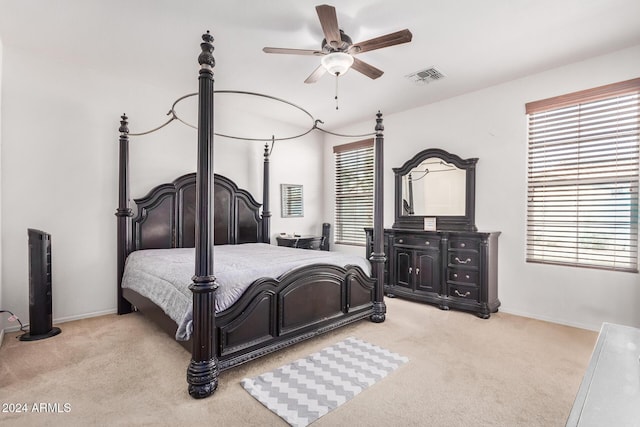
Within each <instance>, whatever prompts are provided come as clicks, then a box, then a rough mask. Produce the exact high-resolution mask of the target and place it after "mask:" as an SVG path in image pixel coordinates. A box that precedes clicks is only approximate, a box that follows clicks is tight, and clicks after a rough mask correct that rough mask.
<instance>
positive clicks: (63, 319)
mask: <svg viewBox="0 0 640 427" xmlns="http://www.w3.org/2000/svg"><path fill="white" fill-rule="evenodd" d="M117 312H118V310H116V309H111V310H104V311H94V312H92V313H85V314H79V315H77V316H67V317H59V318H56V319H53V322H52V323H53V324H54V325H57V324H59V323H65V322H72V321H74V320H82V319H89V318H91V317H98V316H107V315H109V314H116V313H117ZM21 320H22V319H21ZM22 325H23V326H24V329H25V330H28V327H29V323H28V322H27V323H25V322H22ZM19 330H20V325H16V326H10V327H8V328H7V329H6V331H7V332H16V331H19ZM3 333H4V331H3Z"/></svg>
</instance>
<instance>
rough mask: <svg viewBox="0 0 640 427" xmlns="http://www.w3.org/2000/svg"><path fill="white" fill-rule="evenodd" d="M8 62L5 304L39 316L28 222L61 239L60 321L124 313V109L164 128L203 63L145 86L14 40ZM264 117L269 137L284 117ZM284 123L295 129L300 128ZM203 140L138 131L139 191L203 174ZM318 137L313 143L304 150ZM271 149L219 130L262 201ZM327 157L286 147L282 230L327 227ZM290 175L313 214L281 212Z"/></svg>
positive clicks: (135, 193)
mask: <svg viewBox="0 0 640 427" xmlns="http://www.w3.org/2000/svg"><path fill="white" fill-rule="evenodd" d="M194 62H195V60H194ZM3 64H4V73H3V74H2V80H1V82H2V87H3V89H4V90H3V92H2V103H3V105H4V109H3V110H2V115H1V116H0V119H1V120H2V124H3V128H2V150H3V153H2V158H1V162H2V163H1V180H2V182H1V187H0V191H1V195H2V197H1V200H2V210H1V213H0V214H1V215H2V216H1V218H2V242H1V246H2V257H1V260H2V264H1V265H2V266H3V269H2V274H1V280H2V283H3V284H4V286H3V296H2V302H3V304H4V305H5V306H6V307H7V309H10V310H12V311H13V312H14V313H16V314H17V315H18V316H19V317H20V318H22V319H23V320H25V321H26V320H27V319H28V266H27V263H28V252H27V231H26V230H27V228H30V227H31V228H38V229H42V230H44V231H47V232H49V233H51V235H52V262H53V318H54V322H59V321H64V320H71V319H76V318H81V317H87V316H92V315H99V314H103V313H111V312H114V311H115V309H116V272H115V270H116V218H115V216H114V212H115V209H116V207H117V169H118V166H117V153H118V145H117V141H118V136H119V134H118V126H119V120H120V115H121V114H122V113H124V112H126V113H127V114H128V116H129V117H130V131H131V132H132V133H135V132H141V131H146V130H149V129H151V128H153V127H156V126H158V125H159V124H161V123H163V122H164V121H165V120H166V113H167V111H168V110H169V108H170V106H171V105H172V103H173V102H174V101H175V100H176V99H177V98H178V97H180V96H182V95H184V94H185V93H189V92H195V91H197V78H196V77H197V69H194V71H193V76H186V77H185V81H186V82H188V83H187V86H186V90H185V84H184V83H178V82H176V84H173V85H172V84H168V85H166V86H162V87H158V86H151V85H148V84H147V85H145V84H142V83H141V78H142V77H144V76H132V77H131V78H130V79H129V78H125V77H122V76H117V75H106V74H104V73H102V72H101V71H100V70H99V69H93V68H90V67H87V66H81V65H79V64H71V63H64V62H56V61H55V60H53V61H52V60H47V61H46V63H44V64H43V62H42V58H41V57H40V56H39V55H37V54H32V53H29V52H25V51H18V50H15V49H12V48H10V47H8V46H5V47H4V59H3ZM133 79H137V80H136V81H134V80H133ZM188 84H192V87H188ZM243 102H246V101H243ZM223 115H224V114H223ZM255 120H256V121H254V122H252V123H251V127H252V128H257V130H260V126H261V125H262V126H265V131H264V134H265V137H267V138H268V137H270V136H271V135H272V134H273V133H274V129H273V127H274V124H273V123H269V124H265V123H264V122H262V123H260V122H259V121H258V119H257V118H256V119H255ZM239 125H240V126H241V127H242V126H244V127H247V123H239ZM276 127H277V128H279V129H280V128H282V129H281V131H282V132H283V133H287V134H291V126H290V125H283V124H277V125H276ZM295 133H296V132H294V134H295ZM297 133H299V132H297ZM196 139H197V136H196V132H195V130H193V129H192V128H189V127H186V126H184V125H182V124H180V123H177V122H176V123H172V124H171V125H169V126H168V127H166V128H165V129H163V130H162V131H160V132H158V133H155V134H152V135H150V136H144V137H139V138H134V137H132V138H131V141H132V142H131V162H130V164H131V187H132V191H131V196H132V198H135V197H142V196H144V195H145V194H146V192H147V191H148V190H149V189H150V186H152V185H156V184H159V183H161V182H168V181H170V180H172V179H174V178H176V177H178V176H180V175H182V174H184V173H188V172H192V171H194V170H195V158H196V150H195V148H196ZM307 141H308V143H309V146H310V147H311V148H308V147H305V148H304V149H303V148H301V147H302V146H304V144H305V143H306V142H307ZM296 144H300V145H299V146H298V145H296ZM262 152H263V144H262V143H259V142H255V143H254V142H245V141H235V140H230V139H222V138H218V139H217V140H216V147H215V170H216V172H217V173H220V174H222V175H225V176H228V177H229V178H231V179H233V180H234V181H236V183H237V184H238V185H239V186H240V187H242V188H246V189H247V190H249V191H251V192H252V193H253V194H254V195H255V196H256V199H257V200H258V201H259V202H262ZM321 153H322V139H321V137H319V136H318V135H310V136H308V137H305V139H303V140H297V142H295V143H294V142H287V143H285V142H282V143H277V144H276V148H275V150H274V152H273V159H272V163H271V165H272V187H271V191H270V197H271V210H272V213H273V222H272V231H273V234H275V233H277V232H278V231H280V230H282V231H288V230H291V231H293V229H295V231H300V232H312V231H319V227H320V224H321V215H322V208H321V207H322V200H321V197H320V198H319V197H318V196H317V195H315V194H316V193H317V192H318V188H319V187H321V186H322V179H321V178H322V176H323V165H322V162H318V161H317V159H316V158H314V157H321ZM281 182H284V183H300V184H303V185H305V213H306V215H305V218H303V219H301V220H296V223H291V222H288V220H285V219H282V218H280V207H279V185H278V184H279V183H281Z"/></svg>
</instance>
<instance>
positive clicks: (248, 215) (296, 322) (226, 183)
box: [116, 33, 386, 398]
mask: <svg viewBox="0 0 640 427" xmlns="http://www.w3.org/2000/svg"><path fill="white" fill-rule="evenodd" d="M202 40H203V42H202V43H201V44H200V47H201V49H202V52H201V53H200V55H199V57H198V62H199V64H200V71H199V88H198V158H197V172H196V173H195V174H190V175H187V176H183V177H180V178H178V179H177V180H175V181H174V182H172V183H169V184H162V185H160V186H158V187H156V188H154V189H153V190H151V191H150V192H149V194H148V195H147V196H145V197H143V198H141V199H139V200H136V203H138V215H137V217H136V218H135V220H132V217H133V210H132V208H131V205H130V200H129V136H130V135H129V128H128V119H127V117H126V115H123V116H122V120H121V122H120V128H119V132H120V138H119V196H118V208H117V210H116V217H117V242H118V248H117V282H118V283H117V284H118V313H119V314H124V313H128V312H130V311H132V310H133V309H134V308H137V309H138V310H140V311H141V312H143V313H145V314H146V315H148V316H149V317H150V318H152V319H154V320H155V321H156V322H158V324H159V325H160V326H161V327H162V328H163V329H165V330H166V331H167V332H169V333H171V334H172V335H173V334H174V333H175V330H176V324H175V323H174V322H173V321H172V320H171V319H169V318H168V316H166V315H165V314H164V312H162V310H161V309H159V308H158V307H157V306H155V304H153V303H152V302H151V301H150V300H149V299H147V298H145V297H143V296H141V295H139V294H137V293H135V292H132V291H130V290H127V289H123V288H122V287H121V280H122V274H123V271H124V268H125V261H126V258H127V256H128V255H129V254H130V253H131V252H133V251H136V250H141V249H145V248H174V247H189V246H192V247H195V266H194V275H193V277H192V282H193V283H192V284H191V286H190V289H191V291H192V295H193V333H192V336H191V345H187V346H186V347H188V348H189V349H190V350H191V361H190V363H189V366H188V368H187V382H188V390H189V394H190V395H191V396H192V397H195V398H203V397H207V396H209V395H211V394H212V393H213V392H214V391H215V390H216V388H217V385H218V374H219V372H220V371H221V370H224V369H227V368H230V367H232V366H235V365H237V364H239V363H243V362H246V361H249V360H252V359H254V358H256V357H259V356H262V355H264V354H267V353H270V352H273V351H276V350H278V349H281V348H283V347H286V346H288V345H291V344H294V343H296V342H299V341H301V340H304V339H307V338H311V337H313V336H316V335H318V334H320V333H323V332H326V331H329V330H332V329H334V328H337V327H339V326H342V325H345V324H348V323H351V322H354V321H356V320H359V319H362V318H366V317H369V318H370V319H371V320H372V321H373V322H377V323H378V322H383V321H384V320H385V316H386V306H385V304H384V294H383V292H384V290H383V286H382V271H383V268H384V266H383V264H384V259H385V256H384V253H383V243H382V239H383V227H382V200H383V197H382V147H383V140H384V137H383V133H382V132H383V130H384V127H383V125H382V114H381V113H380V112H378V114H377V116H376V126H375V152H376V166H375V173H376V188H375V189H374V193H375V196H376V199H375V200H376V202H375V208H374V224H375V230H376V231H375V232H374V235H375V238H374V243H373V246H374V250H373V253H372V257H371V260H370V261H371V264H372V271H373V274H374V276H375V277H379V278H380V279H375V280H374V279H371V278H370V277H368V276H367V275H366V274H364V273H363V271H362V270H361V269H360V268H358V267H356V268H349V269H345V268H341V267H335V266H330V265H325V264H316V265H312V266H309V267H305V268H300V269H296V270H293V271H291V272H289V273H286V274H285V275H283V276H281V277H279V278H262V279H258V280H256V281H255V282H254V283H253V284H252V285H251V286H250V287H249V288H248V290H247V291H246V293H245V294H244V295H243V296H242V297H241V298H240V299H239V300H238V301H237V302H236V303H235V304H234V305H233V306H231V307H230V308H229V309H227V310H225V311H224V312H222V313H216V312H215V308H214V307H215V294H216V290H217V288H218V284H217V283H216V278H215V276H214V261H215V260H214V251H213V247H214V244H237V243H243V242H265V243H268V242H269V240H270V231H269V219H270V216H271V213H270V211H269V207H268V200H269V199H268V194H269V192H268V189H269V181H268V177H269V174H268V168H269V152H270V150H268V148H266V149H265V159H264V160H265V162H264V183H263V189H264V193H263V203H264V206H263V207H262V215H260V214H259V204H258V203H257V202H255V200H254V199H253V198H252V197H251V196H250V195H249V194H248V193H246V192H244V191H241V190H239V189H238V188H237V187H236V186H235V184H233V183H232V182H231V181H230V180H228V179H226V178H223V177H221V176H218V175H214V173H213V164H214V162H213V155H214V154H213V153H214V151H213V146H214V130H213V117H214V114H213V105H214V102H213V101H214V93H215V91H214V85H213V67H214V65H215V61H214V58H213V44H212V42H213V37H212V36H211V35H210V34H209V33H207V34H205V35H203V36H202ZM376 272H378V273H376Z"/></svg>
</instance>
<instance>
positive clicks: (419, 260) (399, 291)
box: [365, 228, 500, 319]
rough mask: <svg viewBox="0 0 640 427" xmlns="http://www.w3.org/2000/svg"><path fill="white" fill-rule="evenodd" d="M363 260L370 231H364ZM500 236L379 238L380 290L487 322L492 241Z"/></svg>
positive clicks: (494, 256) (404, 232)
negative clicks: (381, 248) (381, 257)
mask: <svg viewBox="0 0 640 427" xmlns="http://www.w3.org/2000/svg"><path fill="white" fill-rule="evenodd" d="M365 232H366V235H367V258H369V257H370V256H371V253H372V252H373V230H372V229H370V228H367V229H365ZM499 235H500V232H478V231H422V230H413V229H401V228H391V229H386V230H385V232H384V242H385V244H384V252H385V254H386V258H387V260H386V262H385V268H384V275H385V277H384V289H385V293H386V295H387V296H389V297H402V298H406V299H411V300H414V301H420V302H424V303H428V304H434V305H437V306H438V307H440V308H441V309H443V310H448V309H450V308H454V309H459V310H465V311H469V312H472V313H475V314H476V315H477V316H479V317H481V318H483V319H488V318H489V317H490V316H491V313H494V312H496V311H497V310H498V307H499V306H500V300H499V299H498V236H499Z"/></svg>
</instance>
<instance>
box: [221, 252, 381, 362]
mask: <svg viewBox="0 0 640 427" xmlns="http://www.w3.org/2000/svg"><path fill="white" fill-rule="evenodd" d="M374 286H375V280H374V279H371V278H370V277H368V276H367V275H366V274H365V273H364V272H363V271H362V269H360V268H359V267H355V266H348V267H347V268H342V267H337V266H333V265H325V264H316V265H313V266H311V267H305V268H300V269H297V270H293V271H291V272H289V273H287V274H285V275H284V276H282V277H281V278H280V279H279V280H278V279H270V278H265V279H260V280H258V281H257V282H256V283H254V284H253V285H252V286H251V288H250V289H249V290H248V291H247V293H245V295H244V296H243V297H242V299H241V300H239V301H238V302H237V303H236V304H234V305H233V306H232V307H231V308H229V309H228V310H226V311H224V312H222V313H220V314H219V315H217V316H216V327H217V335H218V336H217V340H216V341H217V343H218V349H217V353H218V360H219V363H220V369H226V368H229V367H232V366H234V365H237V364H240V363H243V362H246V361H248V360H252V359H254V358H257V357H260V356H262V355H264V354H266V353H270V352H272V351H276V350H278V349H280V348H282V347H286V346H288V345H291V344H294V343H296V342H298V341H301V340H304V339H307V338H310V337H312V336H315V335H318V334H321V333H323V332H327V331H330V330H332V329H334V328H337V327H339V326H342V325H344V324H347V323H350V322H353V321H356V320H359V319H362V318H365V317H368V316H369V315H371V314H372V312H373V307H372V303H371V302H372V300H373V297H374Z"/></svg>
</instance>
